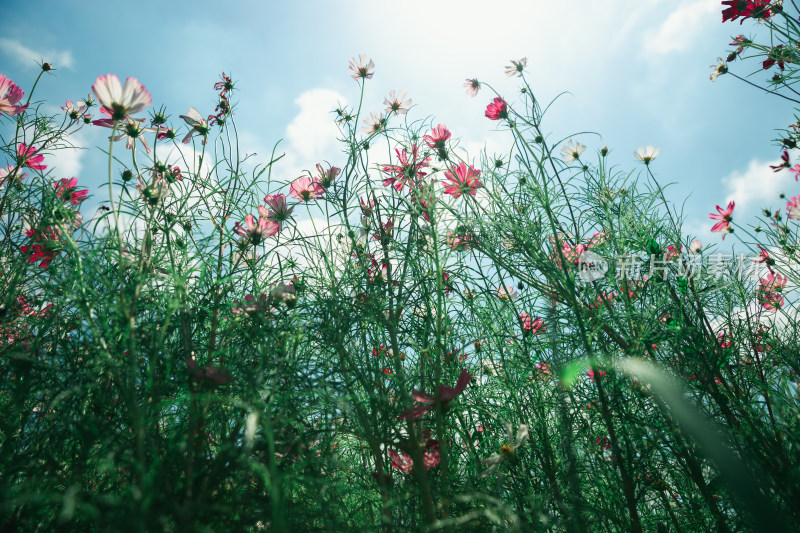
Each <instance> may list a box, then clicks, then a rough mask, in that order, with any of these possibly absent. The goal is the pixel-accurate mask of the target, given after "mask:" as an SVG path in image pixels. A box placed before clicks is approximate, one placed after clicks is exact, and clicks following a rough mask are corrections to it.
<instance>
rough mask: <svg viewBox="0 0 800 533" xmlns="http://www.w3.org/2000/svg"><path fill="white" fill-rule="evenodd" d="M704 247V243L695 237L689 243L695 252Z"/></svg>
mask: <svg viewBox="0 0 800 533" xmlns="http://www.w3.org/2000/svg"><path fill="white" fill-rule="evenodd" d="M702 249H703V243H702V242H700V241H699V240H698V239H693V240H692V242H691V243H690V245H689V250H691V251H692V253H694V254H696V253H699V252H700V250H702Z"/></svg>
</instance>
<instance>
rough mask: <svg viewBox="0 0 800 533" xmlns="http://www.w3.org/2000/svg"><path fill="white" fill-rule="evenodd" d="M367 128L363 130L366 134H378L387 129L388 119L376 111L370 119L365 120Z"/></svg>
mask: <svg viewBox="0 0 800 533" xmlns="http://www.w3.org/2000/svg"><path fill="white" fill-rule="evenodd" d="M364 124H366V126H364V127H362V128H361V131H363V132H364V133H378V132H379V131H383V130H384V129H385V128H386V117H385V116H384V114H383V113H381V114H380V115H379V114H378V113H376V112H375V111H371V112H370V114H369V117H365V118H364Z"/></svg>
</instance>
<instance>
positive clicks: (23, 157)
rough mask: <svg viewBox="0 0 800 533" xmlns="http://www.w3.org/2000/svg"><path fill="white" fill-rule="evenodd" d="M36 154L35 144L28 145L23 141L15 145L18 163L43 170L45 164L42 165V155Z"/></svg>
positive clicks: (45, 166)
mask: <svg viewBox="0 0 800 533" xmlns="http://www.w3.org/2000/svg"><path fill="white" fill-rule="evenodd" d="M35 154H36V147H35V146H28V145H27V144H25V143H20V144H19V145H18V146H17V156H18V157H19V165H20V166H26V167H28V168H30V169H33V170H44V169H46V168H47V165H42V164H41V163H42V161H44V156H43V155H41V154H39V155H35Z"/></svg>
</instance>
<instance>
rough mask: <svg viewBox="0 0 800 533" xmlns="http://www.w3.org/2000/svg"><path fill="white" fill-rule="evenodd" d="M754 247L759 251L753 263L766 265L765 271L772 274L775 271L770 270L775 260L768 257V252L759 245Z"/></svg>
mask: <svg viewBox="0 0 800 533" xmlns="http://www.w3.org/2000/svg"><path fill="white" fill-rule="evenodd" d="M756 246H758V249H759V250H760V251H759V252H758V260H754V262H756V263H762V264H764V265H766V267H767V270H769V272H770V274H774V273H775V271H774V270H772V265H774V264H775V260H774V259H773V258H772V257H770V255H769V252H768V251H767V250H766V249H765V248H764V247H762V246H761V245H760V244H759V245H756Z"/></svg>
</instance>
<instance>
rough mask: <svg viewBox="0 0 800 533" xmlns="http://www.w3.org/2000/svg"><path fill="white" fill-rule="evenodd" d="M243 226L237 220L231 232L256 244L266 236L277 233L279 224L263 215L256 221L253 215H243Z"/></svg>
mask: <svg viewBox="0 0 800 533" xmlns="http://www.w3.org/2000/svg"><path fill="white" fill-rule="evenodd" d="M244 223H245V226H242V225H241V224H239V223H238V222H237V223H236V225H235V227H234V229H233V232H234V233H235V234H236V235H240V236H242V237H245V238H246V239H248V240H249V241H250V242H251V243H253V244H258V243H259V242H261V241H262V240H263V239H266V238H267V237H272V236H273V235H275V234H276V233H278V231H279V229H280V226H279V225H278V223H277V222H275V221H274V220H269V219H267V218H264V217H259V218H258V223H256V219H255V217H254V216H253V215H247V216H246V217H244Z"/></svg>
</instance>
